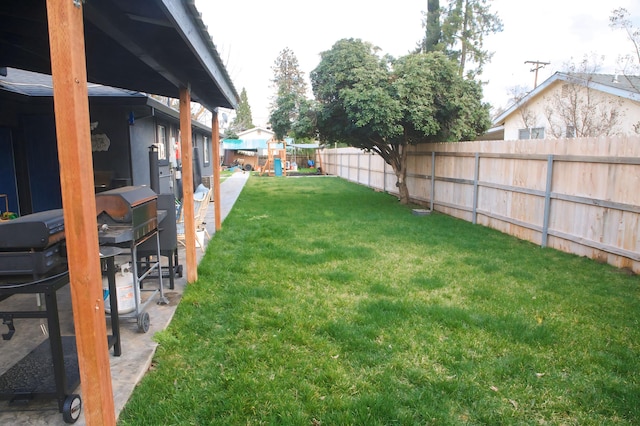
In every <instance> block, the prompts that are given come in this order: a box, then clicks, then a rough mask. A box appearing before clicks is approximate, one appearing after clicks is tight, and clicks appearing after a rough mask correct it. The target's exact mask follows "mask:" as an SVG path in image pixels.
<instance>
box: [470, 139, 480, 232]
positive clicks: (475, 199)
mask: <svg viewBox="0 0 640 426" xmlns="http://www.w3.org/2000/svg"><path fill="white" fill-rule="evenodd" d="M479 172H480V153H479V152H476V164H475V170H474V173H473V213H472V214H471V217H472V220H471V222H472V223H473V224H474V225H475V224H477V223H478V212H477V209H478V177H479Z"/></svg>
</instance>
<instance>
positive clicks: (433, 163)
mask: <svg viewBox="0 0 640 426" xmlns="http://www.w3.org/2000/svg"><path fill="white" fill-rule="evenodd" d="M435 198H436V152H435V151H431V203H430V206H429V209H430V210H431V211H433V204H434V202H435V201H434V200H435Z"/></svg>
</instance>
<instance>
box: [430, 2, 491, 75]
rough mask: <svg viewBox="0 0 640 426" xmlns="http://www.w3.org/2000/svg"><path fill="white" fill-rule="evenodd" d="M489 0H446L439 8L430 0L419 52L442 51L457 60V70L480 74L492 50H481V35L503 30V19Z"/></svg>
mask: <svg viewBox="0 0 640 426" xmlns="http://www.w3.org/2000/svg"><path fill="white" fill-rule="evenodd" d="M490 2H491V0H449V4H448V6H447V7H446V8H444V9H441V8H440V4H439V1H435V0H431V1H429V3H428V11H427V13H426V14H424V12H423V14H424V19H423V26H424V27H425V28H426V33H425V37H424V39H423V41H422V43H421V46H422V52H432V51H443V52H445V54H446V55H447V56H449V57H450V58H451V59H452V60H454V61H456V62H457V63H458V73H459V74H460V75H465V76H467V77H469V78H474V77H476V76H478V75H480V74H482V68H483V66H484V65H485V64H486V63H487V62H489V61H490V60H491V56H492V55H493V53H491V52H489V51H487V50H484V38H485V37H486V36H487V35H489V34H493V33H496V32H500V31H502V28H503V26H502V21H501V19H500V18H499V17H498V15H497V14H495V13H492V12H491V6H490Z"/></svg>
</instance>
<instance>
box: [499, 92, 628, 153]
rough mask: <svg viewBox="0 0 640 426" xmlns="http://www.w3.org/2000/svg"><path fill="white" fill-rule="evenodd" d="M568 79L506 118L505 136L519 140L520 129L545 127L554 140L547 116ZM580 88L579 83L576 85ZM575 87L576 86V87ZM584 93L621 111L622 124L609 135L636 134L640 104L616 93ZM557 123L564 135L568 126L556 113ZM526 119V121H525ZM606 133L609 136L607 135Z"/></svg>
mask: <svg viewBox="0 0 640 426" xmlns="http://www.w3.org/2000/svg"><path fill="white" fill-rule="evenodd" d="M565 84H567V83H566V82H565V81H557V82H555V83H554V84H552V85H550V86H549V87H548V88H547V89H546V90H544V91H543V92H541V93H540V94H538V96H536V97H535V98H533V99H531V100H530V101H529V102H527V103H526V104H524V105H523V106H522V107H521V108H519V109H518V110H517V111H515V112H514V113H513V114H511V115H510V116H509V117H507V118H506V120H505V124H504V139H505V140H517V139H519V135H518V133H519V130H520V129H523V128H526V127H529V128H532V127H542V128H544V129H545V131H544V138H547V139H551V138H554V137H555V136H554V135H553V134H552V131H551V129H550V126H551V123H550V122H549V120H548V118H547V112H546V109H547V108H549V107H553V106H554V104H555V102H554V99H556V97H557V96H561V95H562V90H563V89H562V86H563V85H565ZM573 87H577V86H575V85H574V86H573ZM572 90H573V89H572ZM579 93H580V94H581V95H582V96H587V95H588V96H591V97H592V104H594V105H598V104H600V105H605V106H606V107H607V108H609V107H610V108H615V109H616V110H617V111H618V112H619V114H620V118H619V124H618V125H617V126H615V128H613V129H612V131H611V133H610V134H609V135H611V136H612V135H630V136H631V135H634V134H636V132H635V130H634V127H633V126H634V124H636V123H638V122H640V104H639V103H637V102H633V101H631V100H628V99H624V98H620V97H618V96H613V95H610V94H608V93H604V92H601V91H598V90H595V89H589V90H588V92H587V89H586V88H582V89H581V90H580V92H579ZM552 121H553V122H554V124H555V125H560V127H561V130H562V132H561V133H562V135H563V136H562V137H564V136H565V135H566V126H565V125H564V123H562V122H561V121H560V117H559V116H558V114H557V113H556V114H554V115H553V116H552ZM525 122H526V124H525ZM605 136H606V135H605Z"/></svg>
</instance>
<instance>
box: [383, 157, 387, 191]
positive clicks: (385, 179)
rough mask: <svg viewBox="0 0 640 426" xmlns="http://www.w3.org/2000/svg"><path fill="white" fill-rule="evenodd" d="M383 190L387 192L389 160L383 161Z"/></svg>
mask: <svg viewBox="0 0 640 426" xmlns="http://www.w3.org/2000/svg"><path fill="white" fill-rule="evenodd" d="M382 192H387V162H386V161H383V162H382Z"/></svg>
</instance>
